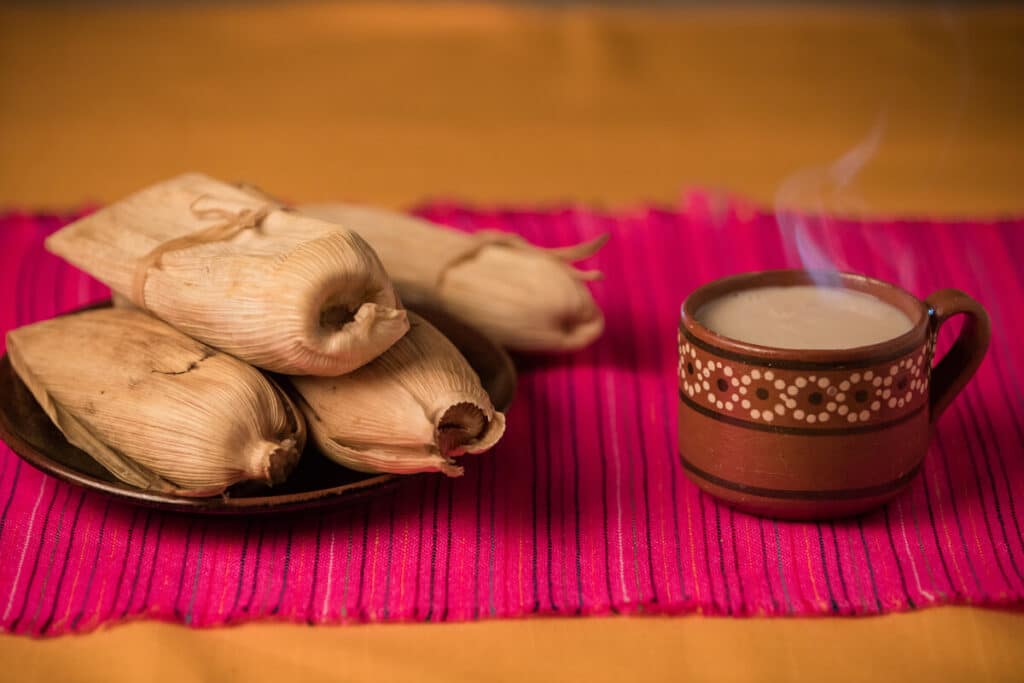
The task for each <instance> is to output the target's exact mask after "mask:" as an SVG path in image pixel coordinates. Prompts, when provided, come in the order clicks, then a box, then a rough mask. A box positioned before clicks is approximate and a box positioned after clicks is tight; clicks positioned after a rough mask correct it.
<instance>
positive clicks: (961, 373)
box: [925, 289, 992, 424]
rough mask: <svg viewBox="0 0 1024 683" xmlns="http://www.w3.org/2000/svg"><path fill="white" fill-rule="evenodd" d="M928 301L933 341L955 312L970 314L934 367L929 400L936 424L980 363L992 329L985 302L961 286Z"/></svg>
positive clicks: (957, 313) (933, 296) (936, 295)
mask: <svg viewBox="0 0 1024 683" xmlns="http://www.w3.org/2000/svg"><path fill="white" fill-rule="evenodd" d="M925 303H926V304H928V318H929V327H930V329H929V334H930V335H933V336H932V339H933V340H934V338H935V336H937V335H938V333H939V328H940V327H941V326H942V324H943V323H945V322H946V321H947V320H949V319H950V318H952V317H953V316H954V315H965V316H967V319H966V320H965V321H964V326H963V329H961V330H960V336H959V337H957V340H956V341H955V342H953V346H952V348H950V349H949V352H948V353H947V354H946V355H945V357H944V358H943V359H942V360H940V361H939V363H938V365H936V366H935V368H934V369H933V370H932V379H931V390H930V392H929V399H928V402H929V404H930V407H931V422H932V424H935V421H936V420H938V419H939V415H941V414H942V412H943V411H944V410H945V409H946V408H948V407H949V404H950V403H952V402H953V399H954V398H956V395H957V394H959V393H960V390H961V389H963V388H964V386H965V385H966V384H967V383H968V382H969V381H970V380H971V377H973V376H974V373H975V371H977V369H978V366H979V365H981V361H982V359H983V358H984V357H985V352H986V351H987V350H988V342H989V338H990V337H991V334H992V329H991V325H990V324H989V319H988V313H987V312H986V311H985V309H984V308H983V307H982V305H981V304H979V303H978V302H977V301H975V300H974V299H972V298H971V297H969V296H968V295H967V294H965V293H964V292H961V291H960V290H959V289H940V290H939V291H937V292H933V293H932V294H931V295H930V296H929V297H928V298H927V299H925Z"/></svg>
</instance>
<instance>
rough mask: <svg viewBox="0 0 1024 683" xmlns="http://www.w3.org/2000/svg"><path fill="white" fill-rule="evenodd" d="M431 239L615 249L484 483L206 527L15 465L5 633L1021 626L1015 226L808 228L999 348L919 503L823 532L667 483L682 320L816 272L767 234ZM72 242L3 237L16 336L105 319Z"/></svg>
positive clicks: (492, 456) (580, 222)
mask: <svg viewBox="0 0 1024 683" xmlns="http://www.w3.org/2000/svg"><path fill="white" fill-rule="evenodd" d="M420 213H421V215H424V216H426V217H427V218H430V219H432V220H435V221H438V222H441V223H445V224H448V225H451V226H453V227H455V228H457V229H462V230H468V231H472V230H477V229H484V228H491V229H500V230H508V231H512V232H516V233H519V234H521V235H523V236H524V237H526V238H527V239H529V240H531V241H534V242H536V243H538V244H542V245H547V246H557V245H563V244H568V243H572V242H577V241H580V240H584V239H589V238H591V237H594V236H596V235H598V234H600V233H603V232H608V233H611V236H612V239H611V241H610V243H609V244H608V246H607V247H606V248H605V249H604V250H603V251H602V252H601V253H600V254H598V255H597V256H596V257H594V258H593V259H590V260H589V261H587V262H586V263H584V264H583V266H584V267H586V268H598V269H601V270H603V271H604V273H605V279H604V280H603V281H600V282H597V283H595V284H594V285H593V292H594V294H595V297H596V298H597V300H598V302H599V303H600V304H601V306H602V307H603V309H604V311H605V313H606V316H607V322H608V325H607V331H606V333H605V335H604V336H603V337H602V339H601V340H600V341H599V342H598V343H596V344H594V345H593V346H592V347H590V348H588V349H585V350H583V351H581V352H578V353H574V354H570V355H560V356H531V357H522V358H518V359H517V363H518V365H519V367H520V369H521V383H520V388H519V393H518V395H517V397H516V400H515V402H514V404H513V406H512V408H511V410H510V412H509V415H508V432H507V434H506V436H505V438H504V440H503V441H502V442H501V443H500V444H499V446H498V447H497V448H496V449H494V451H492V452H490V453H487V454H484V455H481V456H479V457H473V458H471V457H468V456H467V458H466V459H465V460H464V464H466V475H465V476H464V477H463V478H461V479H458V480H449V479H446V478H444V477H442V476H420V477H413V478H410V479H408V480H406V481H403V482H402V484H401V485H399V486H397V487H396V488H394V489H391V490H388V491H385V492H382V493H381V494H380V495H379V496H377V497H375V498H373V499H371V500H368V501H364V502H357V503H352V504H349V505H345V506H342V507H338V508H332V509H327V510H323V511H318V512H307V513H297V514H287V515H283V516H280V517H275V518H252V519H222V518H217V519H214V518H203V517H192V516H183V515H176V514H170V513H163V512H157V511H152V510H148V509H143V508H137V507H133V506H131V505H127V504H123V503H120V502H115V501H112V500H110V499H108V498H106V497H104V496H103V495H100V494H95V493H86V492H84V491H83V490H82V489H79V488H76V487H74V486H71V485H67V484H64V483H62V482H60V481H58V480H56V479H53V478H51V477H49V476H46V475H43V474H41V473H40V472H38V471H36V470H35V469H33V468H32V467H31V466H30V465H28V464H26V463H24V462H22V461H21V459H20V458H18V457H17V456H16V455H15V454H14V453H12V452H11V451H10V450H9V449H7V448H6V447H5V446H2V445H0V628H2V629H3V630H6V631H12V632H16V633H25V634H37V635H58V634H62V633H68V632H82V631H89V630H91V629H94V628H96V627H97V626H99V625H102V624H107V623H112V622H118V621H123V620H126V619H137V618H152V619H161V620H167V621H176V622H181V623H184V624H188V625H192V626H216V625H221V624H227V623H236V622H242V621H247V620H253V619H279V620H286V621H295V622H308V623H313V624H316V623H337V622H360V621H451V620H466V619H482V618H491V617H516V616H522V615H529V614H563V615H579V614H584V615H586V614H605V613H609V612H657V613H672V614H676V613H688V612H698V613H703V614H716V615H737V616H740V615H770V616H774V615H857V614H876V613H882V612H890V611H896V610H908V609H919V608H922V607H927V606H930V605H941V604H974V605H993V606H994V605H1001V606H1019V605H1020V604H1021V602H1022V598H1024V537H1022V533H1021V515H1022V514H1024V427H1022V424H1024V376H1022V375H1024V371H1022V368H1021V363H1020V360H1021V352H1020V348H1021V343H1020V340H1021V339H1022V338H1024V329H1022V327H1024V316H1022V315H1021V311H1024V275H1022V272H1021V268H1020V265H1019V264H1020V262H1021V260H1022V259H1024V220H1005V221H993V222H962V223H952V222H946V223H938V222H925V221H877V222H861V221H852V220H838V219H829V220H827V221H825V220H820V219H819V220H811V219H808V220H807V221H805V224H804V226H803V228H802V233H803V234H804V235H805V237H807V238H808V239H809V240H811V242H812V243H813V244H814V245H816V247H815V248H816V250H817V252H819V253H818V254H817V255H818V257H821V256H823V255H824V256H826V257H827V258H829V259H830V260H831V262H833V263H834V264H835V265H836V266H837V267H839V268H841V269H844V270H854V271H859V272H863V273H866V274H868V275H872V276H876V277H879V278H882V279H885V280H889V281H892V282H896V283H898V284H900V285H902V286H903V287H905V288H907V289H909V290H910V291H912V292H913V293H915V294H917V295H919V296H925V295H927V294H928V293H929V292H930V291H932V290H934V289H938V288H941V287H958V288H960V289H963V290H965V291H967V292H968V293H970V294H971V295H972V296H974V297H976V298H977V299H978V300H979V301H981V302H982V303H983V304H984V305H985V306H986V307H987V308H988V310H989V312H990V314H991V316H992V321H993V338H992V348H991V350H990V353H989V355H988V357H987V359H986V361H985V363H984V364H983V365H982V367H981V369H980V371H979V372H978V375H977V377H976V378H975V380H974V381H973V382H972V383H971V384H970V386H969V387H968V388H967V390H966V391H965V392H964V393H962V394H961V395H960V397H959V398H958V399H957V400H956V402H955V403H954V404H953V406H952V407H951V408H950V409H949V411H948V412H947V413H946V414H945V415H944V416H943V417H942V419H941V420H940V421H939V423H938V427H937V430H936V434H935V438H934V439H933V442H932V445H931V448H930V450H929V452H928V456H927V458H926V460H925V462H924V466H923V470H922V472H921V475H920V476H918V477H917V478H916V479H915V480H914V482H913V485H912V486H911V488H910V490H909V491H908V492H907V493H906V494H905V495H902V496H901V497H899V498H898V499H896V500H895V501H894V502H892V503H891V504H890V505H889V506H888V507H886V508H884V509H882V510H879V511H878V512H875V513H872V514H869V515H867V516H864V517H861V518H855V519H848V520H842V521H835V522H824V523H810V524H808V523H791V522H779V521H772V520H764V519H759V518H756V517H752V516H749V515H746V514H742V513H739V512H735V511H733V510H731V509H730V508H728V507H726V506H724V505H720V504H718V503H717V502H716V501H715V500H713V499H711V498H709V497H708V496H707V495H705V494H703V493H701V492H700V491H699V490H698V489H697V488H696V487H695V486H694V485H693V484H691V483H690V482H689V480H687V479H686V478H685V476H684V474H683V470H682V468H681V467H680V464H679V461H678V459H677V456H676V445H675V444H676V428H675V422H676V410H677V404H676V401H677V399H676V379H675V365H676V347H675V343H676V342H675V334H676V326H677V320H678V314H679V305H680V303H681V301H682V299H683V298H684V297H685V295H686V294H687V293H688V292H689V291H691V290H692V289H693V288H695V287H696V286H697V285H699V284H701V283H703V282H706V281H708V280H710V279H712V278H716V277H719V276H723V275H728V274H731V273H738V272H743V271H749V270H759V269H765V268H778V267H787V266H790V267H792V266H798V265H799V264H800V254H801V252H802V251H803V250H802V249H800V248H794V245H793V244H792V243H791V241H790V240H789V239H788V238H787V235H786V231H785V230H782V231H780V229H779V226H778V225H777V224H776V220H775V218H774V217H773V216H772V215H771V214H768V213H764V212H760V211H758V210H756V209H755V208H753V207H751V206H749V205H748V204H746V203H744V202H742V201H738V200H731V199H722V198H720V197H713V196H709V195H704V194H693V195H690V196H689V197H688V198H687V199H686V200H685V201H684V202H683V203H682V205H681V206H680V207H679V208H675V209H669V208H646V207H645V208H640V209H635V210H629V211H623V212H620V213H614V214H611V213H602V212H596V211H592V210H586V209H582V208H559V209H551V210H543V211H533V210H500V211H498V210H495V211H490V210H479V209H473V208H466V207H462V206H459V205H454V204H433V205H430V206H428V207H426V208H424V209H422V210H421V212H420ZM70 218H71V217H70V216H64V217H60V216H52V215H27V214H8V215H5V216H2V217H0V330H2V331H6V330H8V329H11V328H13V327H16V326H18V325H24V324H26V323H30V322H33V321H36V320H42V319H44V318H49V317H51V316H53V315H55V314H57V313H60V312H63V311H67V310H70V309H73V308H76V307H79V306H81V305H83V304H87V303H90V302H94V301H97V300H100V299H103V298H105V297H107V296H108V295H109V292H108V291H107V290H106V289H105V288H104V287H103V286H102V285H100V284H98V283H97V282H96V281H94V280H92V279H91V278H89V277H88V276H86V275H84V274H82V273H81V272H79V271H77V270H75V269H74V268H72V267H71V266H69V265H66V264H64V263H63V262H61V261H60V260H59V259H57V258H56V257H53V256H51V255H49V254H47V253H46V252H45V251H44V249H43V239H44V238H45V237H46V235H48V234H50V233H51V232H52V231H53V230H55V229H56V228H57V227H59V226H60V225H62V224H63V223H65V222H66V221H67V220H69V219H70ZM797 246H799V245H797ZM952 334H953V333H952V331H950V332H946V333H945V334H944V335H943V340H942V342H941V343H940V352H941V351H942V350H944V348H946V347H948V344H949V339H946V338H945V337H946V335H948V336H950V337H951V336H952ZM1018 508H1021V509H1019V510H1018Z"/></svg>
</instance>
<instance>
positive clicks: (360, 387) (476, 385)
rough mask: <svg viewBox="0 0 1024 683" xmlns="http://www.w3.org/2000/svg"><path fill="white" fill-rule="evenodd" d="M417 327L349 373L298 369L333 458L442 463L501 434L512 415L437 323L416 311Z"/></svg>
mask: <svg viewBox="0 0 1024 683" xmlns="http://www.w3.org/2000/svg"><path fill="white" fill-rule="evenodd" d="M409 319H410V329H409V333H408V334H407V335H405V336H404V337H402V339H401V340H399V341H398V343H396V344H395V345H394V346H392V347H391V348H390V349H388V350H387V351H386V352H385V353H384V354H383V355H381V356H380V357H379V358H377V359H376V360H374V361H373V362H372V363H369V364H367V365H364V366H363V367H361V368H359V369H358V370H356V371H355V372H352V373H349V374H347V375H343V376H341V377H330V378H328V377H291V378H289V380H290V381H291V383H292V385H293V387H294V388H295V390H296V391H297V392H298V394H299V401H298V402H299V405H300V406H301V408H302V411H303V413H304V414H305V415H306V419H307V423H308V425H309V431H310V434H311V436H312V438H313V439H314V441H315V442H316V444H317V446H318V447H319V448H320V450H321V451H322V452H323V453H324V454H326V455H327V457H329V458H331V459H332V460H334V461H336V462H338V463H340V464H342V465H344V466H346V467H349V468H351V469H354V470H359V471H362V472H393V473H397V474H411V473H414V472H430V471H441V472H444V473H445V474H447V475H448V476H453V477H454V476H459V475H461V474H462V468H461V467H459V466H458V465H456V464H455V463H454V461H453V460H452V458H453V457H455V456H459V455H462V454H464V453H480V452H482V451H485V450H487V449H488V448H490V447H491V446H493V445H494V444H495V443H497V441H498V439H500V438H501V435H502V434H503V433H504V431H505V416H504V415H502V414H501V413H500V412H498V411H496V410H495V409H494V406H493V405H492V404H491V399H490V398H489V397H488V395H487V392H486V391H484V389H483V387H481V386H480V379H479V378H478V377H477V375H476V373H475V372H473V369H472V368H471V367H470V366H469V363H467V362H466V359H465V358H463V357H462V354H461V353H459V351H458V349H456V348H455V346H453V345H452V343H451V342H450V341H448V339H447V338H446V337H445V336H444V335H443V334H441V333H440V332H439V331H438V330H437V329H436V328H435V327H434V326H432V325H431V324H430V323H428V322H426V321H425V320H423V319H422V318H420V317H419V316H417V315H415V314H413V313H410V314H409Z"/></svg>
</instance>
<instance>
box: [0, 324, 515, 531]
mask: <svg viewBox="0 0 1024 683" xmlns="http://www.w3.org/2000/svg"><path fill="white" fill-rule="evenodd" d="M414 310H415V311H416V312H417V313H419V314H420V315H422V316H423V317H424V318H426V319H427V320H429V321H430V322H432V323H433V324H434V325H435V326H436V327H438V328H439V329H440V330H441V331H442V332H444V333H445V335H447V336H448V338H449V339H451V340H452V342H454V344H455V345H456V346H457V347H458V348H459V350H460V351H462V353H463V355H464V356H465V357H466V360H468V361H469V363H470V365H472V366H473V369H474V370H476V372H477V374H478V375H480V380H481V382H482V383H483V386H484V389H486V390H487V393H488V394H489V395H490V397H491V401H492V402H493V403H494V405H495V406H496V407H497V408H498V409H499V410H505V409H507V408H508V406H509V404H510V403H511V402H512V396H513V394H514V393H515V387H516V373H515V368H514V366H513V365H512V360H511V359H510V358H509V356H508V354H507V353H505V351H504V350H503V349H502V348H501V347H500V346H498V345H497V344H495V343H494V342H492V341H491V340H490V339H488V338H487V337H486V336H484V335H483V334H481V333H480V332H478V331H476V330H474V329H472V328H471V327H469V326H467V325H465V324H463V323H461V322H459V321H458V320H455V319H454V318H452V317H450V316H447V315H445V314H444V313H441V312H439V311H435V310H430V309H427V308H424V307H422V306H417V307H415V308H414ZM0 437H2V438H3V440H4V441H6V442H7V444H8V445H9V446H10V447H11V449H13V450H14V452H15V453H17V454H18V455H20V456H21V457H22V459H24V460H25V461H26V462H28V463H29V464H30V465H32V466H34V467H36V468H37V469H39V470H42V471H43V472H46V473H47V474H51V475H53V476H55V477H57V478H59V479H63V480H64V481H67V482H70V483H72V484H77V485H79V486H84V487H85V488H88V489H91V490H94V491H99V492H101V493H105V494H108V495H111V496H114V497H116V498H119V499H121V500H124V501H126V502H130V503H136V504H139V505H145V506H148V507H156V508H162V509H165V510H177V511H181V512H190V513H197V514H257V513H264V512H281V511H286V510H298V509H305V508H312V507H317V506H322V505H333V504H337V503H341V502H344V501H350V500H353V499H357V498H361V497H363V496H366V495H369V494H372V493H374V492H377V491H380V490H381V489H382V488H384V487H386V486H388V485H389V484H394V483H395V481H396V479H397V477H396V476H395V475H391V474H365V473H363V472H355V471H353V470H349V469H346V468H344V467H341V466H339V465H336V464H334V463H333V462H331V461H330V460H328V459H327V458H325V457H324V456H323V455H321V454H320V453H319V452H318V451H317V450H316V448H315V447H312V446H307V448H306V452H305V453H303V456H302V458H301V459H300V461H299V464H298V466H297V467H296V468H295V471H294V472H293V473H292V475H291V477H289V479H288V481H287V482H285V483H284V484H283V485H281V486H276V487H274V488H273V489H268V488H260V489H259V490H252V489H247V488H245V487H242V486H240V487H235V488H233V489H230V490H229V492H228V495H226V496H218V497H216V498H185V497H181V496H174V495H169V494H165V493H155V492H152V491H143V490H142V489H138V488H135V487H134V486H130V485H128V484H125V483H124V482H122V481H119V480H118V479H116V478H115V477H113V476H112V475H111V474H110V473H109V472H107V471H106V470H105V469H103V468H102V467H100V466H99V465H98V464H97V463H96V461H94V460H93V459H92V458H91V457H90V456H89V455H87V454H86V453H85V452H83V451H81V450H79V449H78V448H75V447H74V446H72V445H71V444H69V443H68V442H67V440H66V439H65V438H64V435H63V434H61V433H60V431H59V430H58V429H57V428H56V427H55V426H54V425H53V423H52V422H50V419H49V418H48V417H47V416H46V413H44V412H43V409H42V408H40V407H39V404H38V403H36V400H35V399H34V398H33V397H32V394H31V393H30V392H29V390H28V388H27V387H26V386H25V385H24V384H23V383H22V381H21V379H20V378H19V377H18V375H17V373H15V372H14V369H13V368H12V367H11V363H10V360H9V359H8V358H7V356H6V355H4V357H3V358H2V359H0ZM428 476H434V475H428ZM436 476H441V475H436Z"/></svg>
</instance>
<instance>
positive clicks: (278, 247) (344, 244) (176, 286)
mask: <svg viewBox="0 0 1024 683" xmlns="http://www.w3.org/2000/svg"><path fill="white" fill-rule="evenodd" d="M46 246H47V248H48V249H49V250H50V251H52V252H53V253H55V254H58V255H59V256H62V257H63V258H65V259H66V260H68V261H70V262H71V263H72V264H74V265H75V266H77V267H79V268H81V269H82V270H84V271H86V272H88V273H89V274H90V275H93V276H94V277H96V278H98V279H99V280H101V281H103V282H104V283H105V284H107V285H108V286H110V288H111V289H113V290H114V291H116V292H119V293H120V294H121V295H123V296H124V297H126V298H127V299H128V300H129V301H131V302H132V303H133V304H134V305H136V306H138V307H139V308H142V309H144V310H146V311H148V312H150V313H152V314H153V315H155V316H156V317H158V318H160V319H162V320H164V321H166V322H168V323H170V324H171V325H173V326H174V327H176V328H178V329H179V330H181V331H182V332H184V333H186V334H188V335H189V336H191V337H194V338H196V339H198V340H200V341H202V342H205V343H207V344H209V345H211V346H214V347H216V348H218V349H220V350H222V351H226V352H228V353H230V354H232V355H234V356H237V357H238V358H241V359H242V360H244V361H247V362H249V363H252V364H253V365H256V366H258V367H261V368H266V369H268V370H273V371H275V372H282V373H294V374H304V375H337V374H341V373H344V372H349V371H351V370H353V369H354V368H357V367H359V366H360V365H363V364H364V363H366V362H367V361H369V360H371V359H372V358H375V357H376V356H378V355H379V354H380V353H382V352H383V351H384V350H385V349H387V348H388V347H389V346H391V344H393V343H394V342H395V341H396V340H397V339H398V338H399V337H401V336H402V335H403V334H405V332H406V330H407V329H408V321H407V320H406V317H405V310H404V309H403V308H402V305H401V303H400V302H399V299H398V296H397V294H396V293H395V290H394V287H393V286H392V284H391V281H390V280H389V279H388V276H387V273H386V272H385V271H384V268H383V266H382V265H381V262H380V259H379V258H378V257H377V255H376V254H375V253H374V251H373V249H372V248H371V247H370V246H369V245H368V244H367V243H366V241H365V240H363V239H362V238H361V237H360V236H359V235H357V234H356V233H354V232H352V231H351V230H347V229H345V228H343V227H340V226H338V225H335V224H332V223H328V222H325V221H322V220H319V219H316V218H311V217H308V216H302V215H299V214H297V213H295V212H292V211H289V210H286V209H283V208H282V207H281V206H280V205H279V204H277V203H275V202H273V201H269V200H267V199H265V198H260V197H255V196H254V195H253V194H252V193H249V192H245V191H243V190H241V189H239V188H237V187H235V186H233V185H229V184H227V183H222V182H220V181H217V180H214V179H212V178H209V177H206V176H203V175H200V174H197V173H189V174H185V175H181V176H178V177H175V178H172V179H170V180H167V181H164V182H161V183H158V184H156V185H154V186H152V187H149V188H147V189H145V190H142V191H141V192H138V193H136V194H134V195H132V196H130V197H128V198H126V199H123V200H121V201H119V202H116V203H114V204H112V205H110V206H108V207H106V208H104V209H101V210H99V211H97V212H96V213H94V214H92V215H89V216H86V217H85V218H82V219H80V220H78V221H76V222H74V223H72V224H71V225H69V226H67V227H65V228H64V229H62V230H60V231H58V232H56V233H55V234H53V235H52V236H50V238H49V239H47V241H46Z"/></svg>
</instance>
